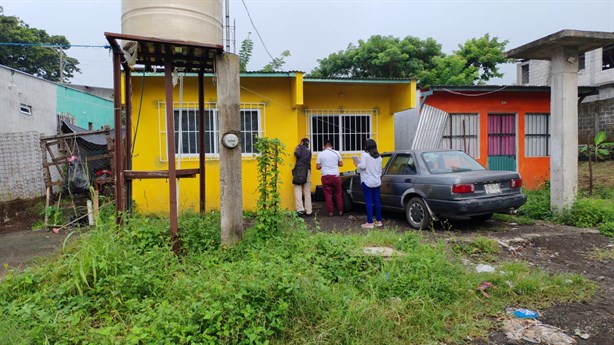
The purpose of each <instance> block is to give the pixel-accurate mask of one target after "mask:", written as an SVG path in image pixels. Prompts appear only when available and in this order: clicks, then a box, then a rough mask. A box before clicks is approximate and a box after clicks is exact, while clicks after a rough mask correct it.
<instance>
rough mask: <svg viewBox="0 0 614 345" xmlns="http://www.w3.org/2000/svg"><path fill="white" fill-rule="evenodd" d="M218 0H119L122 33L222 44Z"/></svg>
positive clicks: (220, 10)
mask: <svg viewBox="0 0 614 345" xmlns="http://www.w3.org/2000/svg"><path fill="white" fill-rule="evenodd" d="M222 31H223V30H222V0H183V1H177V0H122V34H126V35H136V36H144V37H154V38H161V39H168V40H176V41H192V42H197V43H202V44H212V45H217V46H223V36H222Z"/></svg>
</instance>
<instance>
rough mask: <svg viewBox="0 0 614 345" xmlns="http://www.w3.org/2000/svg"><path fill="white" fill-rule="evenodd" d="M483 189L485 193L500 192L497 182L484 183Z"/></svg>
mask: <svg viewBox="0 0 614 345" xmlns="http://www.w3.org/2000/svg"><path fill="white" fill-rule="evenodd" d="M484 190H485V191H486V194H497V193H501V186H499V184H498V183H489V184H485V185H484Z"/></svg>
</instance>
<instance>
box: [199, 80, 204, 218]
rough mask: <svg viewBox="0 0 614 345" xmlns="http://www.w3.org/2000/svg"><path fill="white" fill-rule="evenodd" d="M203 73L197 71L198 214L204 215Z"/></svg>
mask: <svg viewBox="0 0 614 345" xmlns="http://www.w3.org/2000/svg"><path fill="white" fill-rule="evenodd" d="M203 74H204V72H203V70H202V69H201V70H200V71H198V119H199V123H198V148H199V150H198V156H199V168H200V213H205V82H204V79H205V77H204V75H203Z"/></svg>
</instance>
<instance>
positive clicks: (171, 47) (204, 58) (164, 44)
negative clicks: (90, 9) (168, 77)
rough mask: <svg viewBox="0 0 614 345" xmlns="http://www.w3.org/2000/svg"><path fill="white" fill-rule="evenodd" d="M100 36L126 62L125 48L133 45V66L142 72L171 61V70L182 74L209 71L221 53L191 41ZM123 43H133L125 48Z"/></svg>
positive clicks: (216, 47) (216, 48) (211, 46)
mask: <svg viewBox="0 0 614 345" xmlns="http://www.w3.org/2000/svg"><path fill="white" fill-rule="evenodd" d="M104 35H105V36H106V38H107V41H109V43H110V44H111V47H112V48H113V50H114V51H115V52H122V53H124V57H125V58H126V60H128V58H129V57H128V56H127V55H128V54H127V53H129V55H131V56H134V53H133V52H131V51H130V49H129V48H128V47H129V46H130V45H131V44H132V45H134V44H136V56H135V60H134V64H136V65H142V66H144V67H145V70H146V71H152V70H153V66H165V64H166V62H167V61H172V62H173V67H178V68H183V69H184V71H185V72H198V71H203V72H213V71H214V68H213V66H214V64H215V57H216V55H218V54H221V53H222V52H223V51H224V47H223V46H221V45H212V44H203V43H198V42H192V41H177V40H166V39H161V38H155V37H143V36H135V35H126V34H116V33H110V32H105V34H104ZM118 40H122V41H123V42H122V43H123V44H124V46H125V47H122V46H121V45H120V43H119V42H118ZM127 42H134V43H128V44H127V45H126V43H127ZM124 63H125V62H124ZM131 65H132V62H131ZM124 67H126V66H124Z"/></svg>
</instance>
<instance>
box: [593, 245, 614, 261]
mask: <svg viewBox="0 0 614 345" xmlns="http://www.w3.org/2000/svg"><path fill="white" fill-rule="evenodd" d="M587 256H588V257H589V258H591V259H594V260H599V261H607V260H610V261H614V248H613V247H609V248H595V249H593V250H591V252H590V253H588V255H587Z"/></svg>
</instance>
